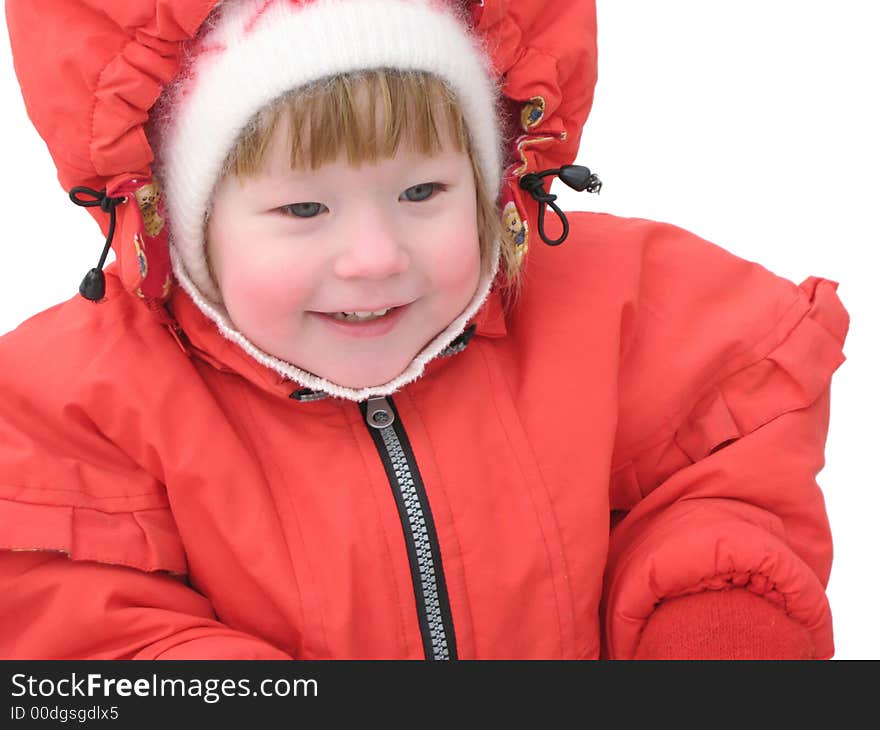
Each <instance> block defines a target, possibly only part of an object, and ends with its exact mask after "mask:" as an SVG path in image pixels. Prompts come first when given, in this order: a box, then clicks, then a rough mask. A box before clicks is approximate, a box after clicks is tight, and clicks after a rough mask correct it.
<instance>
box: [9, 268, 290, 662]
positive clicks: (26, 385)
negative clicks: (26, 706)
mask: <svg viewBox="0 0 880 730" xmlns="http://www.w3.org/2000/svg"><path fill="white" fill-rule="evenodd" d="M110 285H111V286H113V287H115V288H116V289H118V286H117V285H115V284H114V283H113V282H112V281H110ZM116 289H114V290H116ZM138 306H140V305H138ZM144 310H145V311H146V309H145V308H144ZM135 311H137V310H135ZM127 316H128V315H126V311H125V310H122V309H119V308H115V305H114V303H113V302H112V301H108V302H106V303H104V304H102V305H101V307H100V308H94V305H92V304H91V303H90V302H86V301H85V300H83V299H82V298H81V297H79V298H78V299H77V300H73V301H72V302H70V303H68V304H63V305H59V306H58V307H55V308H53V309H50V310H47V311H46V312H43V313H41V314H39V315H37V316H36V317H34V318H32V319H31V320H29V321H28V322H26V323H24V324H23V325H22V326H20V327H19V328H18V329H16V330H15V331H13V332H11V333H9V334H7V335H5V336H4V337H2V338H0V658H3V659H12V658H15V659H122V658H168V659H171V658H173V659H184V658H187V659H195V658H200V659H245V658H265V659H281V658H289V657H286V655H285V653H284V652H283V651H280V650H279V649H278V648H276V647H275V646H273V645H270V643H268V642H267V641H265V640H263V639H261V638H256V637H253V636H248V635H247V634H246V633H243V632H241V631H239V630H234V629H233V628H231V627H228V626H225V625H223V624H222V623H221V622H219V621H218V620H217V617H216V615H215V613H214V611H213V608H212V606H211V604H210V602H209V601H208V600H207V599H206V598H205V597H204V596H202V595H201V594H199V593H198V592H197V591H196V590H194V589H193V588H191V587H190V586H189V585H188V584H187V582H186V580H185V576H186V574H187V572H188V565H187V560H186V553H185V550H184V546H183V542H182V540H181V538H180V535H179V533H178V530H177V527H176V524H175V520H174V515H173V514H172V511H171V508H170V505H169V501H168V496H167V493H166V490H165V486H164V482H163V470H162V464H161V459H160V457H159V456H158V453H159V449H158V448H157V443H158V442H157V441H156V429H153V430H152V431H150V430H149V429H148V428H147V426H146V424H145V423H144V422H143V421H144V417H143V415H142V413H141V412H139V411H137V410H135V409H132V408H131V407H129V406H128V405H127V403H128V401H121V400H119V397H118V393H119V392H120V391H126V390H131V389H132V388H136V387H137V380H136V378H135V377H133V376H131V375H129V374H128V373H126V372H123V373H122V374H121V375H120V374H117V373H113V372H112V371H110V372H108V368H110V367H111V366H112V365H113V364H114V363H117V362H118V361H120V360H123V361H125V358H123V357H122V356H121V355H120V350H119V349H118V347H119V343H120V342H122V341H128V340H132V341H135V342H136V343H137V342H141V341H143V340H144V338H145V337H146V335H145V334H144V330H143V329H140V330H137V337H136V336H132V337H130V338H128V339H126V338H124V337H121V336H120V335H119V333H118V330H117V329H116V328H118V327H122V328H124V327H125V326H126V325H127V323H128V320H127V319H126V317H127ZM138 338H140V339H138ZM138 346H141V345H138ZM159 346H160V343H158V342H147V344H146V345H144V347H145V348H146V347H150V348H153V349H156V348H158V347H159ZM170 346H171V345H169V347H170ZM165 355H166V353H164V352H161V351H160V352H159V354H158V355H157V357H162V356H165ZM126 376H127V377H126ZM136 393H137V397H138V399H139V402H140V403H146V402H147V401H148V399H149V398H150V397H151V395H150V393H151V391H150V390H149V389H146V388H143V389H140V390H139V391H136Z"/></svg>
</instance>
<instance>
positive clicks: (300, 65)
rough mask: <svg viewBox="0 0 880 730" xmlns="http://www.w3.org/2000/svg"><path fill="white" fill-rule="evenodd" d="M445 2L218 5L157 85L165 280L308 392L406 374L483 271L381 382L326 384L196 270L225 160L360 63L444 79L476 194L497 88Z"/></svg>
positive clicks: (424, 358)
mask: <svg viewBox="0 0 880 730" xmlns="http://www.w3.org/2000/svg"><path fill="white" fill-rule="evenodd" d="M463 12H464V11H463V10H461V9H460V7H459V6H458V5H457V4H453V3H452V0H446V1H445V2H444V1H442V0H311V1H306V2H303V1H301V0H300V1H295V0H223V2H221V3H220V4H219V6H218V7H217V8H216V9H215V11H214V14H213V15H212V16H211V17H210V18H209V20H208V21H206V25H205V28H204V29H203V32H202V34H201V35H200V37H199V39H198V45H197V46H196V49H195V55H194V57H193V58H191V59H190V63H189V65H188V67H187V72H186V73H185V75H184V76H183V77H182V78H181V79H180V80H179V81H178V83H176V84H173V85H172V86H171V87H169V89H168V90H167V91H166V98H165V99H163V101H162V102H161V104H160V109H161V111H160V114H159V116H160V117H161V118H160V119H158V120H157V121H156V132H155V133H156V140H155V142H154V150H155V152H156V157H157V159H156V164H155V165H154V168H155V172H156V174H157V177H158V178H159V180H160V181H161V183H162V187H163V198H164V201H165V211H166V213H167V215H168V223H169V228H170V253H171V262H172V267H173V269H174V273H175V276H176V277H177V279H178V281H179V282H180V284H181V286H183V288H184V289H185V290H186V291H187V293H188V294H189V295H190V296H191V297H192V298H193V300H194V301H195V303H196V304H197V305H198V306H199V308H200V309H201V310H202V312H203V313H204V314H205V315H206V316H208V317H209V318H210V319H212V320H214V321H215V322H216V323H217V325H218V327H219V328H220V330H221V332H222V333H223V334H224V335H225V336H226V337H227V338H229V339H231V340H233V341H235V342H237V343H238V344H239V345H241V346H242V347H243V348H244V349H245V350H246V351H247V352H249V353H250V354H251V355H252V356H253V357H254V358H256V359H257V360H258V361H260V362H262V363H263V364H265V365H267V366H269V367H271V368H272V369H274V370H276V371H277V372H279V373H281V374H282V375H286V376H288V377H290V378H292V379H293V380H296V381H297V382H299V383H301V384H303V385H305V386H306V387H309V388H312V389H314V390H324V391H326V392H330V393H331V394H335V395H338V396H341V397H347V398H352V399H355V400H361V399H363V398H364V397H368V396H369V395H374V394H379V393H383V394H385V393H389V392H393V390H395V389H397V388H399V387H400V386H402V385H404V384H405V383H406V382H410V381H412V380H414V379H415V378H416V377H418V376H419V375H420V374H421V372H422V371H423V369H424V365H425V364H426V363H427V362H428V361H429V360H431V359H433V358H434V357H435V356H436V355H437V354H439V353H440V352H441V351H442V350H443V349H444V348H445V347H446V346H447V345H448V344H449V343H450V342H451V341H452V340H453V339H455V337H457V336H458V335H459V334H460V333H461V332H462V330H463V329H464V326H465V325H466V324H467V321H468V320H469V319H470V318H471V317H472V316H473V315H474V314H476V312H477V311H478V310H479V308H480V306H481V305H482V303H483V302H484V300H485V299H486V297H487V295H488V292H489V288H490V286H491V283H492V280H493V279H494V276H495V273H496V272H497V268H498V261H499V253H500V245H499V243H498V242H495V243H494V244H493V245H494V251H493V254H492V261H490V262H489V263H490V270H489V272H488V273H487V274H486V275H484V276H483V278H482V279H481V281H480V283H479V285H478V288H477V292H476V293H475V296H474V299H473V300H472V302H471V303H470V305H469V306H468V307H467V309H466V311H465V312H464V313H463V314H462V316H460V317H458V318H457V319H456V320H455V322H453V323H452V324H451V325H450V326H449V327H448V328H447V329H446V330H444V332H442V333H440V334H439V335H438V336H437V337H436V338H435V339H434V340H433V341H432V342H430V343H429V344H428V345H427V346H426V347H425V349H424V350H423V351H422V352H421V353H419V355H418V356H417V357H416V359H415V360H414V361H413V363H412V364H411V366H410V367H409V368H408V369H407V371H406V372H404V373H403V374H401V376H399V377H398V378H396V379H395V380H394V381H393V382H392V383H388V384H386V386H387V387H381V388H380V387H377V388H367V389H361V390H358V391H354V390H350V389H347V388H344V387H340V386H335V385H334V384H332V383H329V382H328V381H326V380H323V379H321V378H317V377H315V376H313V375H311V374H310V373H307V372H305V371H302V370H300V369H298V368H296V367H295V366H294V365H292V364H290V363H286V362H284V361H281V360H279V359H277V358H275V357H273V356H272V355H270V354H268V353H265V352H263V351H262V350H260V349H259V348H257V347H256V345H254V344H253V343H251V342H250V341H249V340H247V338H245V337H244V335H242V334H241V333H240V332H238V331H237V330H236V329H235V327H234V325H233V324H232V322H231V321H230V319H229V316H228V314H227V313H226V311H225V308H224V307H223V304H222V299H221V296H220V292H219V291H218V290H217V287H216V286H215V284H214V282H213V281H212V279H211V276H210V274H209V272H208V265H207V258H206V254H205V239H204V234H205V222H206V213H207V211H208V209H209V205H210V202H211V197H212V194H213V191H214V188H215V186H216V184H217V183H218V182H219V178H220V175H221V174H222V172H223V166H224V164H225V161H226V158H227V156H228V154H229V152H230V151H231V149H232V147H233V146H234V144H235V143H236V141H237V139H238V137H239V136H240V134H241V133H242V131H243V130H244V128H245V127H246V126H247V124H248V123H249V122H250V120H251V119H252V118H253V117H254V116H255V115H256V114H257V113H258V112H259V111H260V110H261V109H263V108H264V107H266V106H268V105H269V104H271V103H273V102H274V101H276V100H277V99H279V98H280V97H282V96H284V95H285V94H286V93H288V92H289V91H291V90H294V89H297V88H300V87H303V86H305V85H308V84H309V83H311V82H314V81H317V80H319V79H324V78H327V77H331V76H334V75H337V74H343V73H349V72H357V71H367V70H371V69H380V68H386V69H400V70H405V71H406V70H411V71H424V72H428V73H431V74H434V75H436V76H437V77H439V78H440V79H442V80H443V81H445V82H446V83H447V85H448V86H449V87H450V89H451V90H452V91H453V92H454V93H455V95H456V97H457V99H458V102H459V104H460V106H461V109H462V113H463V116H464V120H465V124H466V125H467V129H468V132H469V135H470V138H471V143H472V147H473V150H474V157H475V161H476V163H477V164H478V165H479V167H480V171H481V174H482V177H483V180H484V181H485V185H486V188H487V193H488V195H489V196H490V198H491V199H492V200H494V199H495V198H496V197H497V195H498V193H499V190H500V185H501V176H502V159H501V138H500V133H499V128H498V118H497V103H498V93H499V92H498V90H497V88H496V85H495V83H494V82H493V73H492V69H491V61H490V60H489V56H488V53H487V52H486V51H485V50H484V49H483V48H482V47H481V45H480V42H479V40H478V39H477V38H476V36H475V35H474V34H472V33H470V32H469V31H468V28H467V20H466V16H464V15H463Z"/></svg>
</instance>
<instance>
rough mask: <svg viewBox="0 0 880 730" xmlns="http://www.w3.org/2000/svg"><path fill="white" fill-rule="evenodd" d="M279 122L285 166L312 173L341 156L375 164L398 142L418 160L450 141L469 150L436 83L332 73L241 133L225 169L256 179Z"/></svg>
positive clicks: (449, 99) (444, 90) (459, 121)
mask: <svg viewBox="0 0 880 730" xmlns="http://www.w3.org/2000/svg"><path fill="white" fill-rule="evenodd" d="M359 99H364V100H365V101H364V103H359ZM283 119H286V121H287V123H288V127H287V128H288V130H289V140H288V148H289V150H290V165H291V167H292V168H294V169H299V170H317V169H318V168H319V167H321V166H322V165H324V164H326V163H328V162H334V161H336V160H337V159H341V158H343V156H344V159H346V160H347V161H348V163H349V164H350V165H354V166H356V167H359V166H360V165H362V164H364V163H376V162H378V161H379V160H382V159H387V158H389V157H393V156H394V155H395V154H396V153H397V151H398V149H400V147H401V145H404V147H405V148H406V149H408V150H410V151H413V152H418V153H421V154H424V155H433V154H436V153H438V152H440V151H441V150H442V149H443V148H444V146H445V145H450V144H451V145H452V148H453V149H455V150H457V151H460V152H463V151H469V149H470V143H469V141H468V137H467V131H466V127H465V124H464V119H463V117H462V113H461V109H460V107H459V105H458V102H457V101H456V99H455V97H454V95H453V94H452V92H450V90H449V89H448V87H447V86H446V85H445V84H444V83H443V82H442V81H441V80H440V79H438V78H436V77H434V76H431V75H430V74H424V73H417V72H412V73H401V72H392V71H382V70H379V71H370V72H365V73H362V74H357V75H345V76H334V77H333V78H331V79H328V80H326V81H323V82H319V83H316V84H312V85H310V86H308V87H306V88H304V89H299V90H297V91H296V92H295V93H293V94H290V95H288V96H285V97H283V98H282V99H281V100H279V102H277V103H276V104H273V105H272V106H271V107H269V108H268V109H266V110H265V111H264V112H263V113H262V114H261V115H260V116H259V118H258V119H256V120H255V122H254V123H253V124H251V125H249V127H248V128H247V129H246V130H245V133H244V134H243V135H242V137H241V138H240V139H239V141H238V143H237V145H236V149H235V150H233V153H232V155H231V159H230V160H229V167H228V169H229V170H230V171H231V172H233V173H234V174H235V175H237V176H239V177H249V176H251V175H255V174H257V173H258V172H259V170H260V169H261V167H262V165H263V162H264V160H265V156H266V151H267V148H268V146H269V141H270V139H271V137H272V135H273V134H274V132H275V130H276V129H277V127H278V124H279V123H280V122H281V121H282V120H283Z"/></svg>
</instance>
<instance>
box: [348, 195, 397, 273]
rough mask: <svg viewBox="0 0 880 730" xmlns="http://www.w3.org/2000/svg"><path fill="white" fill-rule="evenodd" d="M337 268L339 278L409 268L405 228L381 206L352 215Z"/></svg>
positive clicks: (393, 271)
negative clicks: (379, 208) (380, 208)
mask: <svg viewBox="0 0 880 730" xmlns="http://www.w3.org/2000/svg"><path fill="white" fill-rule="evenodd" d="M344 235H347V237H348V240H347V241H346V242H344V243H343V246H342V253H340V254H339V256H338V257H337V259H336V261H335V264H334V270H335V273H336V275H337V276H338V277H339V278H340V279H359V278H364V279H387V278H388V277H391V276H394V275H396V274H400V273H403V272H404V271H406V270H407V268H409V263H410V259H409V253H408V252H407V250H406V248H405V246H404V245H403V242H404V238H403V235H404V234H403V231H401V230H400V229H399V227H398V226H395V225H394V221H393V220H391V216H390V215H389V214H388V213H383V212H382V211H380V210H378V209H375V208H373V209H370V210H368V211H364V212H363V214H362V215H357V216H354V217H353V220H352V225H351V226H349V227H348V228H347V230H346V232H345V234H344Z"/></svg>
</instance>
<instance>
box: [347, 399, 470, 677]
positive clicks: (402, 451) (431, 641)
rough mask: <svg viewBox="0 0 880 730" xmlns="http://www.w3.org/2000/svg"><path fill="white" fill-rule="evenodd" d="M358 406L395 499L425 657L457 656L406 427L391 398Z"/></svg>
mask: <svg viewBox="0 0 880 730" xmlns="http://www.w3.org/2000/svg"><path fill="white" fill-rule="evenodd" d="M359 406H360V408H361V413H362V414H363V416H364V421H365V422H366V424H367V426H368V427H369V431H370V435H371V436H372V437H373V442H374V443H375V444H376V448H377V449H378V450H379V456H381V458H382V464H383V465H384V466H385V473H386V474H387V475H388V481H389V482H390V483H391V491H392V493H393V494H394V501H395V502H396V503H397V511H398V513H399V515H400V522H401V525H402V527H403V535H404V538H405V539H406V551H407V554H408V555H409V567H410V573H411V574H412V582H413V591H414V593H415V601H416V612H417V613H418V617H419V627H420V628H421V632H422V644H423V646H424V649H425V658H426V659H429V660H443V659H458V652H457V650H456V646H455V630H454V628H453V625H452V611H451V609H450V607H449V594H448V593H447V591H446V581H445V579H444V577H443V564H442V562H441V560H440V548H439V544H438V542H437V531H436V530H435V528H434V519H433V517H432V516H431V508H430V506H429V504H428V496H427V494H426V493H425V485H424V484H423V483H422V477H421V474H419V469H418V465H417V464H416V461H415V457H414V456H413V451H412V447H411V446H410V443H409V439H408V438H407V436H406V431H404V429H403V424H402V423H401V422H400V417H399V416H398V413H397V409H396V408H395V407H394V401H393V400H392V399H391V396H377V397H374V398H369V399H367V400H366V401H361V403H359Z"/></svg>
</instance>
